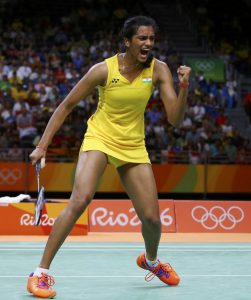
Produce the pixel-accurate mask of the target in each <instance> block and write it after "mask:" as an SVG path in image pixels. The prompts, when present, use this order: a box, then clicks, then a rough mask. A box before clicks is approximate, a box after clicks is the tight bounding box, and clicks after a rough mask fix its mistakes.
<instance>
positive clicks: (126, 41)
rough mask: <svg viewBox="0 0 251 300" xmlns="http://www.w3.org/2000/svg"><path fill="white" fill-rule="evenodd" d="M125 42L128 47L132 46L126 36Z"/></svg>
mask: <svg viewBox="0 0 251 300" xmlns="http://www.w3.org/2000/svg"><path fill="white" fill-rule="evenodd" d="M124 44H125V47H126V48H128V47H130V41H129V40H128V39H127V38H124Z"/></svg>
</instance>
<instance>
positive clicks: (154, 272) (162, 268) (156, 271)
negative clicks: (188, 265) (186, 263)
mask: <svg viewBox="0 0 251 300" xmlns="http://www.w3.org/2000/svg"><path fill="white" fill-rule="evenodd" d="M161 271H164V272H166V273H170V272H171V271H173V268H172V267H171V265H170V264H169V263H161V262H159V264H158V265H157V267H155V268H152V269H151V271H150V272H149V273H147V274H146V276H145V281H147V282H149V281H151V280H153V278H154V277H155V276H158V275H161Z"/></svg>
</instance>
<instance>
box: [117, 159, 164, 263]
mask: <svg viewBox="0 0 251 300" xmlns="http://www.w3.org/2000/svg"><path fill="white" fill-rule="evenodd" d="M118 172H119V175H120V178H121V181H122V184H123V185H124V188H125V190H126V192H127V194H128V196H129V197H130V198H131V200H132V202H133V205H134V208H135V210H136V213H137V215H138V217H139V219H140V220H141V222H142V235H143V238H144V241H145V247H146V254H147V258H148V259H149V260H155V259H156V258H157V251H158V245H159V241H160V236H161V222H160V215H159V204H158V195H157V189H156V184H155V179H154V175H153V171H152V166H151V165H150V164H126V165H123V166H121V167H120V168H118Z"/></svg>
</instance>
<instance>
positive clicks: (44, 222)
mask: <svg viewBox="0 0 251 300" xmlns="http://www.w3.org/2000/svg"><path fill="white" fill-rule="evenodd" d="M54 223H55V218H50V217H49V216H48V215H47V214H43V215H42V216H41V219H40V222H39V225H40V226H53V225H54ZM20 225H21V226H34V217H33V216H32V215H30V214H23V215H22V216H21V218H20Z"/></svg>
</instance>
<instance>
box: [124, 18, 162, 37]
mask: <svg viewBox="0 0 251 300" xmlns="http://www.w3.org/2000/svg"><path fill="white" fill-rule="evenodd" d="M140 26H152V28H153V30H154V32H155V34H157V33H158V25H157V23H156V22H155V20H154V19H153V18H151V17H146V16H135V17H132V18H129V19H127V20H126V21H125V23H124V26H123V28H122V30H121V36H122V37H123V38H127V39H129V40H130V39H131V38H132V37H133V35H134V34H136V32H137V30H138V28H139V27H140Z"/></svg>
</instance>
